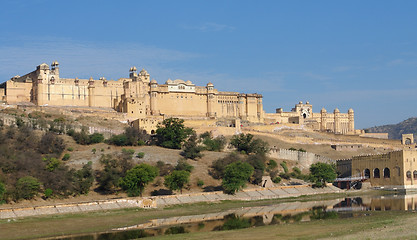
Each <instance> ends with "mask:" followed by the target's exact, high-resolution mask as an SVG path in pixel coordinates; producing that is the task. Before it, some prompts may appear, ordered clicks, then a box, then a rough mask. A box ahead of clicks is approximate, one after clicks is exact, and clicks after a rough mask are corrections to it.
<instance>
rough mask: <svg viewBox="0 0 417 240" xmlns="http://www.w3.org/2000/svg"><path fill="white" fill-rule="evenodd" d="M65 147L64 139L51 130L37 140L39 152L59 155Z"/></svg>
mask: <svg viewBox="0 0 417 240" xmlns="http://www.w3.org/2000/svg"><path fill="white" fill-rule="evenodd" d="M64 149H65V143H64V140H63V139H62V138H61V137H59V136H58V135H56V134H55V133H52V132H47V133H45V134H44V135H43V136H42V138H41V141H40V142H39V152H40V153H42V154H50V155H52V156H57V157H58V156H59V155H61V153H62V152H63V151H64Z"/></svg>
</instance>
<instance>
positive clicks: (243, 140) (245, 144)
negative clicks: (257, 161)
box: [230, 133, 269, 154]
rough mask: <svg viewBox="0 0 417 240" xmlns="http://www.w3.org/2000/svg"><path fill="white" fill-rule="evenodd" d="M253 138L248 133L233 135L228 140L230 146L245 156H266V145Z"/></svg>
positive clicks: (267, 149) (267, 148)
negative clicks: (254, 154) (253, 154)
mask: <svg viewBox="0 0 417 240" xmlns="http://www.w3.org/2000/svg"><path fill="white" fill-rule="evenodd" d="M253 137H254V136H253V135H252V134H250V133H248V134H243V133H241V134H239V135H235V136H233V137H232V139H231V140H230V145H232V146H233V147H235V148H236V149H237V151H238V152H242V151H244V153H245V154H251V153H256V154H266V153H267V152H268V151H269V147H268V143H267V142H265V141H262V140H260V139H254V138H253Z"/></svg>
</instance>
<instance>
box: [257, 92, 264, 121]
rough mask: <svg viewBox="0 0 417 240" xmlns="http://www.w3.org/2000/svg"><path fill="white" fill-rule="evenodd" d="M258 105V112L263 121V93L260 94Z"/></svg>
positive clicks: (260, 119)
mask: <svg viewBox="0 0 417 240" xmlns="http://www.w3.org/2000/svg"><path fill="white" fill-rule="evenodd" d="M257 100H258V106H257V113H258V119H259V121H260V122H262V121H263V111H264V110H263V105H262V95H258V97H257Z"/></svg>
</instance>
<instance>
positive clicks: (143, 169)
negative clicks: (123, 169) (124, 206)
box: [119, 163, 159, 197]
mask: <svg viewBox="0 0 417 240" xmlns="http://www.w3.org/2000/svg"><path fill="white" fill-rule="evenodd" d="M158 174H159V173H158V168H156V167H154V166H151V165H148V164H145V163H142V164H140V165H137V166H136V167H134V168H132V169H130V170H129V171H127V173H126V176H125V177H124V178H122V179H121V180H120V182H119V184H120V186H121V187H122V188H123V190H125V191H126V192H127V194H128V195H129V196H130V197H134V196H139V195H142V192H143V190H144V189H145V186H146V185H147V184H148V183H150V182H152V181H153V180H154V179H155V177H156V176H158Z"/></svg>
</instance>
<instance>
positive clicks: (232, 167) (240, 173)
mask: <svg viewBox="0 0 417 240" xmlns="http://www.w3.org/2000/svg"><path fill="white" fill-rule="evenodd" d="M253 171H254V169H253V167H252V166H251V165H249V164H248V163H245V162H234V163H231V164H229V165H227V166H226V168H225V170H224V174H223V175H224V176H223V181H222V186H223V189H224V190H225V191H226V193H229V194H234V193H235V192H237V191H239V189H241V188H243V187H244V186H245V184H246V182H247V181H248V180H249V178H250V177H251V176H252V174H253Z"/></svg>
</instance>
